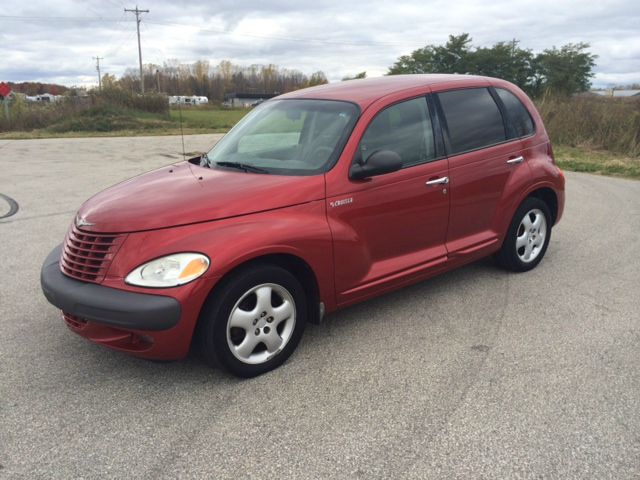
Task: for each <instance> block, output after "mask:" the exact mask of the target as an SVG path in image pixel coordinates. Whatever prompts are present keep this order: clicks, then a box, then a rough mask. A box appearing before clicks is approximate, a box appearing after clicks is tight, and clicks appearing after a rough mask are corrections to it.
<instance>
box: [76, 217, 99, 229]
mask: <svg viewBox="0 0 640 480" xmlns="http://www.w3.org/2000/svg"><path fill="white" fill-rule="evenodd" d="M94 225H95V223H91V222H87V220H85V219H84V218H81V217H80V216H76V227H78V228H80V227H93V226H94Z"/></svg>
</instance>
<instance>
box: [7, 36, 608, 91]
mask: <svg viewBox="0 0 640 480" xmlns="http://www.w3.org/2000/svg"><path fill="white" fill-rule="evenodd" d="M596 58H597V57H596V55H593V54H592V53H590V52H589V44H587V43H575V44H574V43H569V44H567V45H563V46H561V47H559V48H556V47H555V46H554V47H552V48H548V49H545V50H543V51H542V52H540V53H534V52H533V51H532V50H531V49H526V48H522V47H521V46H520V42H519V41H518V40H511V41H507V42H498V43H495V44H494V45H493V46H491V47H475V46H473V45H472V38H471V37H470V35H469V34H468V33H462V34H460V35H450V36H449V38H448V41H447V42H446V43H445V44H444V45H433V44H432V45H426V46H424V47H422V48H419V49H417V50H414V51H413V52H411V53H410V54H409V55H402V56H400V57H399V58H398V59H397V61H396V62H395V63H394V64H393V65H392V66H391V67H389V69H388V72H387V74H388V75H397V74H410V73H458V74H477V75H486V76H491V77H498V78H503V79H505V80H508V81H510V82H513V83H515V84H516V85H518V86H519V87H520V88H522V89H523V90H525V91H526V92H527V93H528V94H529V95H530V96H532V97H540V96H542V95H543V94H545V93H547V92H550V93H553V94H556V95H572V94H575V93H579V92H583V91H586V90H588V89H589V88H590V86H591V78H592V77H593V75H594V74H593V68H594V66H595V60H596ZM143 74H144V83H145V87H146V88H145V90H146V91H147V92H157V93H162V94H167V95H199V96H206V97H208V98H209V99H210V100H212V101H219V102H221V101H223V100H224V99H225V94H228V93H232V92H236V93H237V92H243V93H247V92H248V93H270V94H275V93H286V92H290V91H292V90H297V89H300V88H305V87H311V86H314V85H321V84H324V83H327V77H326V75H325V74H324V73H323V72H322V71H317V72H314V73H312V74H311V75H307V74H304V73H302V72H301V71H299V70H295V69H287V68H281V67H279V66H277V65H274V64H268V65H250V66H241V65H237V64H234V63H232V62H231V61H229V60H223V61H221V62H220V63H218V64H216V65H211V64H210V62H209V61H207V60H199V61H196V62H194V63H190V64H187V63H181V62H179V61H178V60H175V59H172V60H168V61H165V62H164V63H163V64H162V65H156V64H146V65H144V67H143ZM365 77H366V72H360V73H358V74H356V75H353V76H349V77H345V78H343V80H351V79H358V78H365ZM102 86H103V88H114V87H115V88H120V89H122V90H125V91H126V92H129V93H132V94H135V93H140V76H139V72H138V70H137V69H127V70H126V71H125V72H124V74H123V75H122V76H121V77H120V78H116V77H115V76H114V75H112V74H105V75H104V76H103V77H102ZM15 87H18V88H16V91H22V92H24V93H27V94H29V95H34V94H38V93H45V92H46V91H48V92H49V93H53V90H55V91H56V93H57V92H59V93H65V91H66V90H67V88H66V87H62V86H56V85H48V84H42V83H36V82H25V83H23V84H20V85H19V86H18V85H15ZM70 93H71V94H73V91H71V92H70Z"/></svg>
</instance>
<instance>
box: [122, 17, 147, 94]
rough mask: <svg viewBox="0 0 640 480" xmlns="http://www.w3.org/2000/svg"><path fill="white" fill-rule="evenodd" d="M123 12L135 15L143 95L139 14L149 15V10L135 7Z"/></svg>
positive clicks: (141, 81)
mask: <svg viewBox="0 0 640 480" xmlns="http://www.w3.org/2000/svg"><path fill="white" fill-rule="evenodd" d="M124 11H125V12H131V13H135V15H136V28H137V30H138V61H139V62H140V91H141V92H142V94H143V95H144V75H143V73H142V47H141V46H140V14H141V13H149V10H140V9H138V6H137V5H136V8H135V9H131V8H125V9H124Z"/></svg>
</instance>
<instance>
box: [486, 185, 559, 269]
mask: <svg viewBox="0 0 640 480" xmlns="http://www.w3.org/2000/svg"><path fill="white" fill-rule="evenodd" d="M551 226H552V218H551V212H550V211H549V207H548V206H547V204H546V203H545V202H543V201H542V200H540V199H539V198H536V197H528V198H526V199H525V200H524V201H523V202H522V203H521V204H520V206H519V207H518V210H516V213H515V214H514V216H513V220H512V221H511V225H510V226H509V230H508V231H507V235H506V236H505V239H504V242H503V243H502V248H501V249H500V251H499V252H498V253H497V254H496V260H497V261H498V264H499V265H500V266H502V267H503V268H506V269H507V270H511V271H513V272H526V271H528V270H531V269H533V268H535V267H536V266H537V265H538V263H540V261H541V260H542V258H543V257H544V254H545V253H546V251H547V246H548V245H549V240H550V239H551Z"/></svg>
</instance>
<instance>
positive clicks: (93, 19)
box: [0, 15, 122, 22]
mask: <svg viewBox="0 0 640 480" xmlns="http://www.w3.org/2000/svg"><path fill="white" fill-rule="evenodd" d="M0 18H2V19H5V20H18V21H19V20H44V21H47V22H49V21H54V22H55V21H74V22H75V21H82V22H119V21H121V20H122V19H121V18H116V17H101V16H98V17H86V16H84V17H80V16H66V17H60V16H53V17H45V16H37V15H0Z"/></svg>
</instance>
